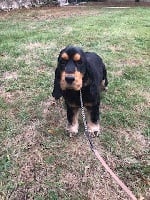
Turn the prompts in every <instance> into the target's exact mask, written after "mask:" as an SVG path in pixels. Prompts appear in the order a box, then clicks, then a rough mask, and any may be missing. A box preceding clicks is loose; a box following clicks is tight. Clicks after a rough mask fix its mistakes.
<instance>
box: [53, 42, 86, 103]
mask: <svg viewBox="0 0 150 200" xmlns="http://www.w3.org/2000/svg"><path fill="white" fill-rule="evenodd" d="M86 66H87V61H86V57H85V53H84V52H83V50H82V49H81V48H78V47H73V46H67V47H66V48H65V49H63V50H62V51H61V52H60V54H59V57H58V65H57V68H56V71H55V81H54V91H53V96H54V97H55V98H56V99H57V98H59V97H60V96H62V91H64V90H67V89H72V90H75V91H78V90H80V89H81V88H82V85H83V77H84V74H85V72H86Z"/></svg>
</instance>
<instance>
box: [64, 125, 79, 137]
mask: <svg viewBox="0 0 150 200" xmlns="http://www.w3.org/2000/svg"><path fill="white" fill-rule="evenodd" d="M78 127H79V125H78V124H74V125H71V124H68V125H67V128H66V131H67V133H68V135H69V137H74V136H76V135H77V134H78Z"/></svg>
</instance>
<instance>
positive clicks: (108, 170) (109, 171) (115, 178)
mask: <svg viewBox="0 0 150 200" xmlns="http://www.w3.org/2000/svg"><path fill="white" fill-rule="evenodd" d="M80 103H81V114H82V119H83V124H84V129H85V135H86V137H87V139H88V141H89V143H90V147H91V150H92V151H93V152H94V153H95V156H96V157H97V159H98V160H99V161H100V163H101V164H102V165H103V167H104V168H105V169H106V170H107V172H108V173H109V174H110V175H111V176H112V178H113V179H114V180H115V181H116V182H117V183H118V185H120V187H121V188H122V189H123V190H124V191H125V192H126V193H127V194H128V196H129V197H130V198H131V199H132V200H137V198H136V197H135V195H134V194H133V193H132V192H131V190H129V188H128V187H127V186H126V185H125V184H124V183H123V182H122V181H121V180H120V179H119V178H118V176H117V175H116V174H115V173H114V172H113V171H112V170H111V169H110V167H109V166H108V165H107V163H106V162H105V160H104V159H103V158H102V156H101V155H100V154H99V152H98V151H97V150H96V149H94V145H93V143H92V141H91V138H90V136H89V131H88V127H87V122H86V117H85V112H84V106H83V101H82V92H81V90H80Z"/></svg>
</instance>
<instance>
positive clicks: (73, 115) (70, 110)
mask: <svg viewBox="0 0 150 200" xmlns="http://www.w3.org/2000/svg"><path fill="white" fill-rule="evenodd" d="M78 115H79V109H78V108H74V107H71V106H69V105H67V120H68V124H67V132H68V133H69V136H70V137H73V136H74V135H77V133H78V127H79V124H78Z"/></svg>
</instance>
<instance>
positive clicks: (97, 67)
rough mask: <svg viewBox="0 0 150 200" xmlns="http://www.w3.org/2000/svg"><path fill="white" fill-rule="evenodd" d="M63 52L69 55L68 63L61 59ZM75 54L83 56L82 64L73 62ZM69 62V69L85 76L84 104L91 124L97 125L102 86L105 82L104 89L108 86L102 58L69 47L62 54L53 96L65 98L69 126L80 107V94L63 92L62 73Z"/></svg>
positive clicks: (83, 88)
mask: <svg viewBox="0 0 150 200" xmlns="http://www.w3.org/2000/svg"><path fill="white" fill-rule="evenodd" d="M63 52H66V53H67V54H68V55H69V60H68V61H67V62H66V61H63V60H62V59H61V54H62V53H63ZM75 53H79V54H80V55H81V62H77V63H75V62H73V61H72V59H71V58H72V55H74V54H75ZM69 62H70V66H69V67H70V68H69V69H74V67H76V68H77V70H78V71H79V72H81V73H82V74H83V79H82V82H83V85H82V88H81V91H82V95H83V103H84V106H85V107H86V108H87V109H88V111H89V112H90V117H91V122H93V123H97V122H98V121H99V105H100V92H101V90H102V88H101V87H100V84H101V83H102V81H103V80H104V81H105V85H104V87H106V86H107V84H108V81H107V71H106V68H105V65H104V63H103V61H102V59H101V58H100V56H98V55H97V54H96V53H92V52H84V51H83V50H82V49H81V48H78V47H73V46H67V47H66V48H65V49H63V50H62V51H61V52H60V55H59V57H58V65H57V68H56V71H55V80H54V89H53V92H52V96H53V97H55V99H59V98H60V97H61V96H63V97H64V99H65V104H66V107H67V119H68V122H69V124H72V121H73V116H74V112H75V110H76V109H77V108H79V107H80V96H79V93H80V92H79V91H75V90H73V89H66V90H62V89H61V87H60V79H61V72H62V71H65V70H66V65H67V64H68V63H69ZM67 68H68V67H67Z"/></svg>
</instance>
